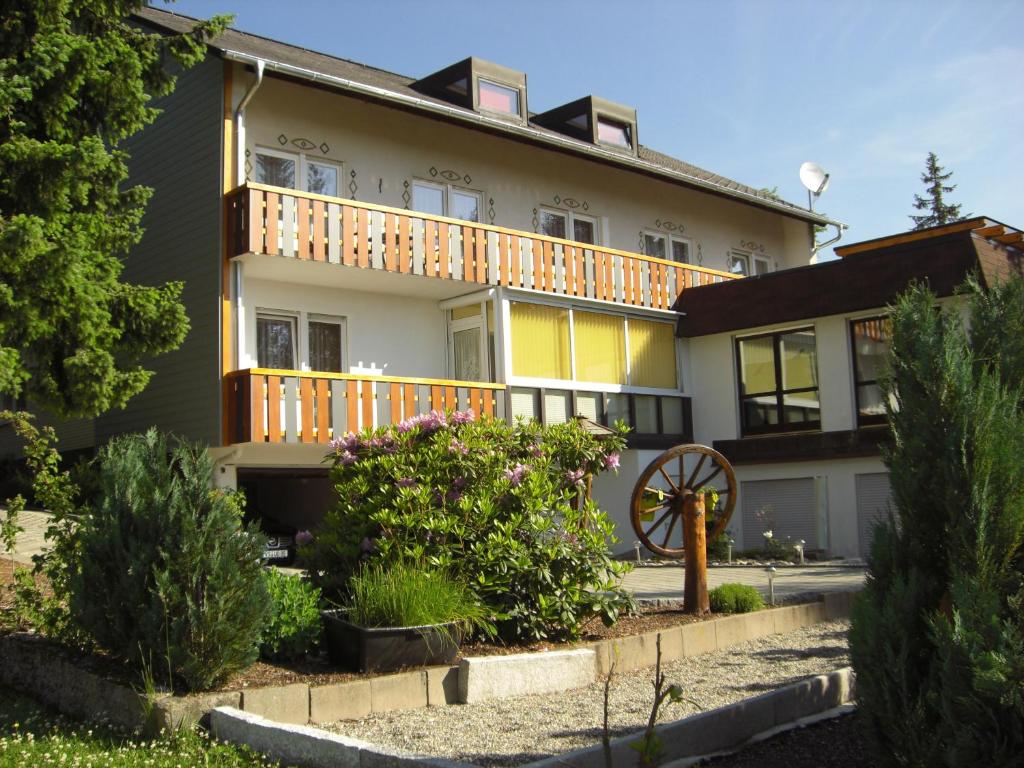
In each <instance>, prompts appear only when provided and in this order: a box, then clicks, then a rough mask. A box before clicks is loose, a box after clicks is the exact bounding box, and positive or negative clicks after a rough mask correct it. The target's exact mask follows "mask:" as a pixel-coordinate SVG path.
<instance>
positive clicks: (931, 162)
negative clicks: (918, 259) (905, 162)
mask: <svg viewBox="0 0 1024 768" xmlns="http://www.w3.org/2000/svg"><path fill="white" fill-rule="evenodd" d="M943 171H945V168H943V167H942V166H941V165H939V158H938V157H937V156H936V154H935V153H934V152H929V153H928V159H927V160H925V171H924V173H922V174H921V182H922V183H923V184H924V185H925V192H926V195H925V196H924V197H922V196H921V195H914V207H915V208H916V209H917V210H919V211H928V213H927V214H924V215H922V216H915V215H913V214H911V215H910V218H912V219H913V220H914V229H925V228H926V227H934V226H936V225H938V224H952V223H953V222H956V221H963V220H964V219H966V218H967V216H961V215H960V204H959V203H957V204H953V203H947V202H945V200H943V197H942V196H943V195H945V194H948V193H950V192H952V191H953V190H954V189H956V184H949V185H947V184H946V182H947V181H948V180H949V179H950V178H952V176H953V172H952V171H949V172H948V173H943ZM968 215H969V214H968Z"/></svg>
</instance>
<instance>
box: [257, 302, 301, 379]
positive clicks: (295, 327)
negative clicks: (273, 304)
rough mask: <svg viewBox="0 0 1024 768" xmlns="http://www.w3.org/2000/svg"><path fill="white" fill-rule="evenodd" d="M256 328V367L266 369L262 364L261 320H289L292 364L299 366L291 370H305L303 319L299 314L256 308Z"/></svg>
mask: <svg viewBox="0 0 1024 768" xmlns="http://www.w3.org/2000/svg"><path fill="white" fill-rule="evenodd" d="M255 314H256V319H255V323H256V327H255V329H254V330H255V333H254V334H253V340H254V341H255V342H256V343H255V345H254V349H253V353H254V354H253V357H255V358H256V367H257V368H264V367H265V366H264V365H263V364H262V363H261V362H260V320H288V321H289V322H290V323H291V324H292V362H293V363H294V364H295V365H296V366H298V367H297V368H293V369H291V370H305V369H303V368H302V337H303V333H302V318H301V316H300V314H299V313H298V312H293V311H290V310H286V309H269V308H263V307H257V308H256V313H255Z"/></svg>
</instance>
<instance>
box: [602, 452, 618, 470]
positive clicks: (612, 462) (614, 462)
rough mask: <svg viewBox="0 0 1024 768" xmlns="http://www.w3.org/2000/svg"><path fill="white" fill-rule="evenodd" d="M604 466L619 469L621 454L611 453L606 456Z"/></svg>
mask: <svg viewBox="0 0 1024 768" xmlns="http://www.w3.org/2000/svg"><path fill="white" fill-rule="evenodd" d="M604 468H605V469H618V468H619V454H617V453H609V454H608V455H607V456H605V457H604Z"/></svg>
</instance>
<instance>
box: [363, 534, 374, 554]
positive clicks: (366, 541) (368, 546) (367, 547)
mask: <svg viewBox="0 0 1024 768" xmlns="http://www.w3.org/2000/svg"><path fill="white" fill-rule="evenodd" d="M359 549H361V550H362V551H363V553H364V554H367V555H369V554H372V553H374V552H376V551H377V545H376V543H375V542H374V540H373V539H371V538H368V537H364V538H363V540H362V541H361V542H360V543H359Z"/></svg>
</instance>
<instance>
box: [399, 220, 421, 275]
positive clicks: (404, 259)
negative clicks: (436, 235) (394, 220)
mask: <svg viewBox="0 0 1024 768" xmlns="http://www.w3.org/2000/svg"><path fill="white" fill-rule="evenodd" d="M410 231H411V227H410V221H409V217H408V216H399V217H398V271H399V272H401V273H403V274H408V273H409V271H410V270H411V269H412V254H411V253H410V251H409V243H410V241H411V238H410ZM422 243H423V240H422V239H421V238H416V244H417V245H421V244H422Z"/></svg>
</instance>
